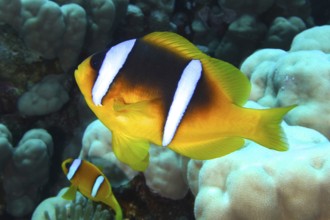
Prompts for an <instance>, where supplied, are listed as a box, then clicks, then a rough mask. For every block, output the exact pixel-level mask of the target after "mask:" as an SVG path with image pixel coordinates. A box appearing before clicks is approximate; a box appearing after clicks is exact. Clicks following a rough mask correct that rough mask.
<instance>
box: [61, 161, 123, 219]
mask: <svg viewBox="0 0 330 220" xmlns="http://www.w3.org/2000/svg"><path fill="white" fill-rule="evenodd" d="M62 170H63V172H64V174H65V175H66V177H67V178H68V180H69V181H70V182H71V186H70V188H69V189H68V190H67V191H66V192H65V193H64V194H63V196H62V197H63V198H64V199H68V200H73V199H74V198H75V195H76V192H77V190H78V191H79V192H80V193H81V194H83V195H84V196H86V197H87V198H88V199H90V200H92V201H95V202H102V203H104V204H106V205H108V206H109V207H110V208H112V209H113V210H114V211H115V213H116V217H115V219H116V220H121V219H122V218H123V217H122V216H123V214H122V210H121V207H120V205H119V203H118V201H117V199H116V198H115V196H114V194H113V193H112V189H111V185H110V182H109V181H108V179H107V177H106V176H105V175H104V174H103V173H102V172H101V171H100V170H99V168H97V167H96V166H95V165H94V164H92V163H90V162H88V161H86V160H81V159H71V158H69V159H67V160H65V161H64V162H63V163H62Z"/></svg>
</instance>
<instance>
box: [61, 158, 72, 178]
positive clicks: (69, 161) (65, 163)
mask: <svg viewBox="0 0 330 220" xmlns="http://www.w3.org/2000/svg"><path fill="white" fill-rule="evenodd" d="M72 161H73V159H72V158H68V159H66V160H65V161H63V162H62V170H63V172H64V174H65V175H66V174H68V172H69V168H70V166H71V164H72Z"/></svg>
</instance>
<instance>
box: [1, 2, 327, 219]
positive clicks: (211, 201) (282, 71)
mask: <svg viewBox="0 0 330 220" xmlns="http://www.w3.org/2000/svg"><path fill="white" fill-rule="evenodd" d="M329 8H330V3H329V1H328V0H313V1H308V0H294V1H286V0H93V1H85V0H0V59H1V62H0V179H1V180H0V187H1V190H0V219H13V220H27V219H33V220H42V219H45V220H46V219H52V220H59V219H95V220H96V219H111V218H112V217H113V216H114V214H115V213H114V212H113V211H112V210H111V209H109V208H107V207H105V206H102V205H101V204H99V203H96V202H93V201H88V200H87V199H86V198H85V197H83V196H82V195H81V194H79V193H77V197H76V199H75V200H73V201H69V200H65V199H63V198H62V195H63V192H64V190H67V188H65V187H67V186H68V185H69V182H68V181H67V180H66V176H65V175H64V174H63V172H62V171H61V163H62V162H63V161H64V160H65V159H66V158H80V159H83V160H88V161H89V162H91V163H93V164H94V165H96V166H97V167H99V169H100V170H102V173H104V175H105V176H106V177H107V178H108V179H109V181H110V182H111V186H112V191H113V193H114V195H115V196H116V198H117V199H118V203H119V205H120V206H121V208H122V211H123V217H124V219H125V218H126V219H201V220H214V219H221V220H223V219H225V220H226V219H227V220H235V219H243V220H249V219H251V220H252V219H253V220H255V219H274V220H275V219H276V220H278V219H280V220H289V219H290V220H291V219H294V220H295V219H322V220H327V219H330V213H329V210H330V206H329V204H330V201H329V198H330V195H329V191H330V190H329V189H330V179H329V169H330V166H329V164H330V163H329V152H330V143H329V138H330V118H329V111H330V103H329V98H328V97H329V96H330V94H329V91H330V89H329V88H330V81H329V80H330V44H329V42H330V13H329ZM157 31H168V32H175V33H177V34H179V35H181V36H183V37H185V38H187V39H188V40H189V41H191V42H192V43H193V44H194V45H196V46H197V47H198V48H199V49H200V50H201V51H202V52H203V53H205V54H207V55H210V56H212V57H215V58H217V59H220V60H223V61H226V62H229V63H230V64H233V65H234V66H236V67H238V68H240V70H241V72H242V73H243V74H245V75H246V76H247V78H248V79H249V81H250V83H251V93H250V97H249V99H250V100H253V101H254V102H252V101H251V102H248V103H247V105H245V107H247V108H249V107H252V108H276V107H285V106H292V105H295V106H296V107H294V108H293V109H292V110H291V111H290V112H289V113H288V114H287V115H286V116H285V117H284V120H285V122H282V128H283V131H284V135H285V136H286V139H287V141H288V147H289V149H288V151H285V152H277V151H273V150H269V149H266V148H264V147H262V146H260V145H258V144H256V143H253V142H250V141H246V142H245V144H244V146H243V148H241V149H239V150H237V151H235V152H233V153H231V154H229V155H227V156H223V157H220V158H216V159H213V160H205V161H204V160H192V159H190V158H185V157H183V156H181V155H178V154H176V153H175V152H173V151H172V150H170V149H169V148H167V147H160V146H155V145H153V144H152V145H151V147H150V150H149V152H148V153H149V166H148V168H147V169H146V170H145V171H144V172H136V171H134V170H132V169H130V168H129V166H127V165H125V164H123V163H121V162H120V161H119V160H118V159H117V158H116V155H115V153H114V145H113V140H112V135H114V136H115V135H116V134H115V133H114V132H112V131H110V130H109V129H108V128H107V127H105V125H104V124H102V122H101V121H100V120H98V119H97V118H96V117H95V115H94V114H93V113H92V112H91V111H90V109H89V108H88V106H87V105H86V103H85V100H84V99H83V97H82V95H81V93H80V91H79V89H78V87H77V84H76V82H75V81H74V79H73V73H74V70H75V69H76V68H77V66H78V64H79V63H80V62H81V61H82V60H84V59H86V57H88V56H90V55H92V54H94V53H97V52H100V51H104V50H105V51H107V50H108V49H109V48H111V47H113V45H115V44H117V43H119V42H123V41H126V40H129V39H132V38H139V37H142V36H145V35H147V34H149V33H151V32H157ZM94 61H95V60H94ZM93 65H94V66H95V67H98V65H100V64H99V63H98V62H95V63H93ZM157 80H158V78H157ZM159 80H160V79H159ZM157 83H158V82H157ZM132 97H135V96H132ZM260 105H262V106H260ZM121 119H123V118H121ZM138 122H139V120H137V123H138ZM151 132H153V131H151ZM122 133H123V134H126V133H127V132H126V133H125V130H124V129H123V131H122ZM148 146H149V145H148ZM133 149H134V148H133ZM124 153H125V152H124ZM126 153H127V152H126Z"/></svg>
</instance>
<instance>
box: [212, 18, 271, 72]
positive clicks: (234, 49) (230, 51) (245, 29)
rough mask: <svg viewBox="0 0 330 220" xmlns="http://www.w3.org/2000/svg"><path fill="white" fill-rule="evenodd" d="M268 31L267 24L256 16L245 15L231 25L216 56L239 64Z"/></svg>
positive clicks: (216, 51) (217, 49)
mask: <svg viewBox="0 0 330 220" xmlns="http://www.w3.org/2000/svg"><path fill="white" fill-rule="evenodd" d="M266 31H267V27H266V25H265V24H263V23H261V22H259V21H258V20H257V19H256V18H255V17H254V16H251V15H243V16H241V17H239V18H238V19H237V20H235V21H234V22H233V23H231V24H230V25H229V28H228V30H227V32H226V33H225V35H224V37H223V39H222V41H221V43H220V44H219V45H218V47H217V48H216V50H215V54H214V55H215V57H216V58H219V59H222V60H226V61H228V62H230V63H232V64H234V65H238V64H239V63H240V61H241V60H242V59H243V58H245V57H246V56H248V55H249V54H251V53H252V52H253V51H254V50H255V49H256V48H257V44H258V43H259V41H260V40H261V39H262V38H263V36H264V35H265V33H266Z"/></svg>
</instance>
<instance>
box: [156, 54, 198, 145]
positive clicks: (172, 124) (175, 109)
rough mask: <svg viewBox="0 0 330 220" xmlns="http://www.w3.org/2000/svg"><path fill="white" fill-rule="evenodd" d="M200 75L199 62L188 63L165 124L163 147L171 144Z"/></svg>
mask: <svg viewBox="0 0 330 220" xmlns="http://www.w3.org/2000/svg"><path fill="white" fill-rule="evenodd" d="M201 75H202V63H201V62H200V61H199V60H192V61H190V62H189V64H188V65H187V66H186V68H185V69H184V70H183V72H182V75H181V78H180V80H179V82H178V86H177V88H176V91H175V94H174V97H173V101H172V104H171V107H170V109H169V112H168V115H167V119H166V122H165V127H164V134H163V141H162V145H163V146H167V145H168V144H169V143H171V141H172V139H173V137H174V135H175V132H176V130H177V128H178V126H179V124H180V121H181V119H182V117H183V115H184V113H185V111H186V109H187V107H188V105H189V103H190V100H191V98H192V96H193V94H194V91H195V89H196V87H197V83H198V81H199V79H200V78H201Z"/></svg>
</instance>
